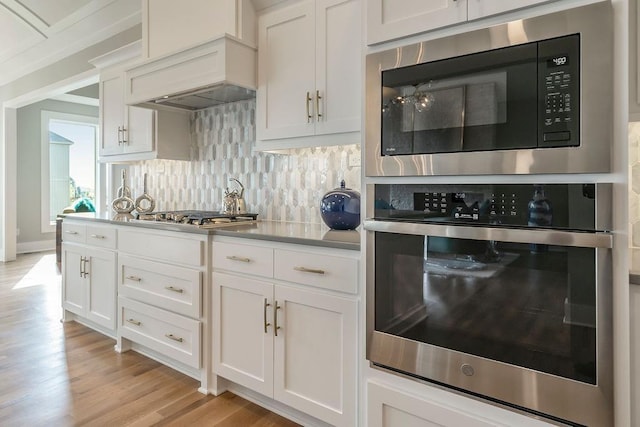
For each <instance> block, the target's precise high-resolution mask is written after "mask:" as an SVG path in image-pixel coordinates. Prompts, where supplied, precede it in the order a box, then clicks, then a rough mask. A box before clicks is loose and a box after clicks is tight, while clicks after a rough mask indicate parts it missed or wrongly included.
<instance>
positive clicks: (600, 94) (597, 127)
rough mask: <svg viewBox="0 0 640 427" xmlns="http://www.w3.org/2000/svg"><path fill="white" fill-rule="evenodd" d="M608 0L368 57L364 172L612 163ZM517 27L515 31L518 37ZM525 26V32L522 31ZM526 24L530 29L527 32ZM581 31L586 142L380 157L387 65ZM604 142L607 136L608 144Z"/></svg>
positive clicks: (534, 169) (501, 170)
mask: <svg viewBox="0 0 640 427" xmlns="http://www.w3.org/2000/svg"><path fill="white" fill-rule="evenodd" d="M609 16H611V5H610V3H609V2H600V3H597V4H593V5H588V6H585V7H580V8H573V9H569V10H567V11H563V12H558V13H555V14H551V15H546V16H541V17H534V18H530V19H526V20H523V21H518V22H517V23H506V24H502V25H497V26H494V27H491V28H487V29H481V30H477V31H473V32H469V33H464V34H458V35H454V36H451V37H446V38H442V39H435V40H430V41H426V42H422V43H416V44H412V45H408V46H404V47H402V48H396V49H391V50H388V51H382V52H378V53H374V54H370V55H368V56H367V58H366V69H365V92H366V100H365V118H366V120H365V121H366V126H365V145H366V147H367V149H366V150H365V175H366V176H423V175H484V174H534V173H586V172H607V171H609V170H610V168H611V165H610V162H611V152H610V145H611V144H610V141H611V138H612V134H611V129H612V126H611V122H612V113H611V111H612V105H613V97H612V81H613V80H612V72H611V70H612V68H611V63H612V62H613V58H612V55H613V53H612V51H613V49H612V45H613V44H612V34H613V31H612V19H607V17H609ZM514 28H516V29H517V31H516V32H517V37H514V34H515V33H514ZM520 30H521V31H520ZM524 30H526V32H525V31H524ZM575 33H580V36H581V46H582V49H583V51H582V56H581V58H579V61H580V62H581V65H582V67H581V75H580V84H581V94H580V96H581V102H580V108H581V116H582V117H584V118H588V119H587V120H582V121H581V123H580V139H581V140H580V146H579V147H570V148H564V147H563V148H545V149H521V150H500V149H496V150H495V151H475V152H467V153H461V152H457V153H443V154H421V155H400V156H382V155H381V151H382V147H381V128H382V126H381V106H382V104H383V102H382V101H383V100H382V96H385V97H390V96H391V94H389V93H387V92H383V91H381V87H382V84H381V72H382V71H383V70H390V69H393V68H399V67H405V66H409V65H415V64H418V63H425V62H431V61H438V60H442V59H446V58H451V57H456V56H462V55H467V54H471V53H475V52H482V51H486V50H491V49H498V48H503V47H507V46H510V45H515V44H521V43H524V42H532V41H538V40H543V39H550V38H554V37H560V36H564V35H567V34H575ZM603 141H605V142H604V143H603Z"/></svg>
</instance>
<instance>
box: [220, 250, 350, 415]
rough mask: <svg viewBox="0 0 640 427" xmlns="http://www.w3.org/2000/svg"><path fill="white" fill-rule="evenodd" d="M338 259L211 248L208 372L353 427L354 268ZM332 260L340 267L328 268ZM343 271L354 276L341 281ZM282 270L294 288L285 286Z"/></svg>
mask: <svg viewBox="0 0 640 427" xmlns="http://www.w3.org/2000/svg"><path fill="white" fill-rule="evenodd" d="M236 240H242V239H236ZM333 252H336V251H333ZM337 252H338V255H335V254H333V255H328V254H327V253H326V251H322V250H318V248H310V247H304V246H303V247H300V246H299V245H285V244H279V245H275V247H271V246H270V245H269V244H268V243H263V244H243V243H241V242H240V243H239V242H235V241H229V240H226V241H225V240H223V241H214V243H213V249H212V254H213V269H214V273H213V278H212V282H213V289H214V291H213V293H212V298H213V299H212V307H213V319H214V320H213V321H214V342H213V353H214V372H215V373H216V374H217V375H220V376H222V377H224V378H227V379H229V380H231V381H233V382H235V383H237V384H240V385H242V386H245V387H248V388H250V389H252V390H254V391H257V392H259V393H261V394H263V395H265V396H267V397H270V398H273V399H274V400H276V401H278V402H281V403H284V404H286V405H288V406H290V407H292V408H295V409H297V410H300V411H302V412H304V413H306V414H309V415H311V416H313V417H316V418H318V419H320V420H323V421H325V422H327V423H330V424H332V425H335V426H353V425H356V382H357V366H356V365H357V312H358V309H357V307H358V300H357V298H356V297H355V296H354V295H352V293H353V290H355V289H357V270H358V264H359V262H358V259H357V255H354V254H346V256H344V258H341V256H342V254H343V253H347V252H349V251H337ZM340 252H342V253H340ZM297 255H301V256H300V257H299V256H297ZM327 257H328V258H327ZM274 259H276V260H277V259H280V260H283V259H288V262H284V261H280V262H276V263H275V264H274V263H273V260H274ZM338 259H341V260H343V261H344V262H345V264H336V265H331V264H330V263H328V262H327V261H328V260H329V261H330V260H338ZM345 266H346V268H347V270H349V271H354V272H355V273H356V275H355V276H351V275H350V273H348V274H347V275H346V276H345V275H344V272H343V271H342V268H343V267H345ZM281 270H282V271H281ZM289 270H294V271H296V272H297V273H299V274H301V275H302V276H301V280H296V281H295V282H290V281H288V278H285V277H286V276H287V274H288V271H289ZM345 277H349V278H351V279H353V280H354V281H355V282H356V284H355V285H352V284H351V283H343V281H344V278H345ZM283 278H284V279H283ZM318 278H320V279H318ZM323 289H342V290H343V293H342V294H337V293H335V292H327V291H326V290H323Z"/></svg>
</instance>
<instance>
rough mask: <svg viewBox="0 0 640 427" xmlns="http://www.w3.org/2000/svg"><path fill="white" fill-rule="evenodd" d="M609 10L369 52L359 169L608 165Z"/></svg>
mask: <svg viewBox="0 0 640 427" xmlns="http://www.w3.org/2000/svg"><path fill="white" fill-rule="evenodd" d="M612 61H613V31H612V17H611V5H610V3H609V2H601V3H596V4H592V5H589V6H583V7H580V8H574V9H570V10H568V11H564V12H559V13H555V14H549V15H545V16H540V17H536V18H531V19H526V20H520V21H514V22H509V23H506V24H502V25H497V26H494V27H491V28H486V29H482V30H477V31H473V32H468V33H463V34H457V35H454V36H450V37H446V38H441V39H436V40H429V41H426V42H422V43H417V44H412V45H408V46H404V47H401V48H396V49H391V50H386V51H382V52H377V53H373V54H370V55H368V56H367V59H366V83H365V84H366V107H365V114H366V143H367V150H366V153H365V174H366V175H367V176H408V175H417V176H419V175H480V174H496V173H500V174H538V173H600V172H609V171H610V168H611V165H610V162H611V150H610V146H611V139H612V125H611V123H612V120H611V117H612V102H613V101H612V99H613V97H612V88H613V83H612V82H613V80H612V66H611V64H612Z"/></svg>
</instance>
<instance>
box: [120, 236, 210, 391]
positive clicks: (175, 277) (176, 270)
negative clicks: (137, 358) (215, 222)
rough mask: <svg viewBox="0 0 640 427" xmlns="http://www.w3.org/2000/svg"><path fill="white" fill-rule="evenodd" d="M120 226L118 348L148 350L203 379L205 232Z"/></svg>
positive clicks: (122, 349)
mask: <svg viewBox="0 0 640 427" xmlns="http://www.w3.org/2000/svg"><path fill="white" fill-rule="evenodd" d="M123 228H126V230H122V232H121V233H120V237H119V239H118V268H117V282H118V295H119V298H118V312H119V315H120V318H119V324H118V344H117V348H118V349H119V350H120V351H126V350H129V349H131V348H134V349H136V350H140V351H142V352H143V353H144V352H147V351H148V350H151V351H153V352H155V354H156V355H160V357H161V358H162V360H163V361H164V362H165V363H167V364H168V365H170V366H173V367H175V368H177V369H180V370H182V371H183V372H185V373H187V374H189V375H191V376H193V377H195V378H200V379H201V381H202V382H205V381H206V373H205V372H204V370H201V367H202V364H203V363H202V360H203V358H204V355H203V352H202V342H201V341H202V329H203V328H204V323H205V320H204V319H205V317H206V311H205V308H204V307H203V304H202V293H203V289H202V288H203V287H202V282H203V276H204V271H206V265H205V263H204V243H205V242H206V241H207V239H208V238H207V236H206V235H199V234H190V233H178V232H165V231H157V230H141V229H136V228H134V227H123ZM204 388H206V384H205V385H204Z"/></svg>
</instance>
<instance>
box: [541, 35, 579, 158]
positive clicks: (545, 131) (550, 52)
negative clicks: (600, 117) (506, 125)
mask: <svg viewBox="0 0 640 427" xmlns="http://www.w3.org/2000/svg"><path fill="white" fill-rule="evenodd" d="M579 46H580V36H579V35H578V34H573V35H569V36H564V37H560V38H556V39H550V40H545V41H542V42H540V43H538V78H539V79H540V80H539V82H538V99H539V100H540V111H539V117H540V123H539V124H538V146H540V147H565V146H578V145H580V138H579V135H578V130H579V126H578V124H579V123H578V121H579V117H580V116H579V105H580V103H579V99H578V98H579V94H580V91H579V88H580V82H579V77H580V73H579V70H580V68H579V65H580V50H579Z"/></svg>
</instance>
